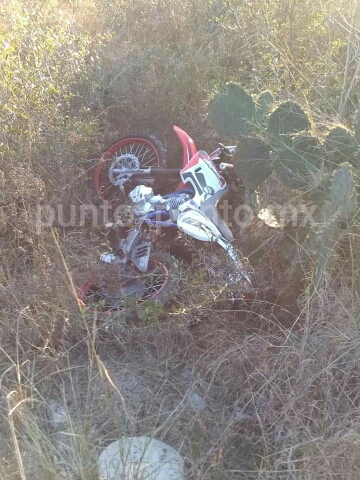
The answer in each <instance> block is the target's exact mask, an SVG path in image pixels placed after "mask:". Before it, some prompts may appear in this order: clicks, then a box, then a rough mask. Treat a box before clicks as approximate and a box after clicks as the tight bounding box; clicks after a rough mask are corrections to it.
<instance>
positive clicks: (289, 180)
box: [275, 134, 323, 189]
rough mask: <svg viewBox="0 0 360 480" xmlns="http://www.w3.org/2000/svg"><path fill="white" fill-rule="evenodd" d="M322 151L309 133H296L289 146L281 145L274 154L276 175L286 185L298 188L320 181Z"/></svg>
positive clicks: (313, 184) (317, 183) (316, 183)
mask: <svg viewBox="0 0 360 480" xmlns="http://www.w3.org/2000/svg"><path fill="white" fill-rule="evenodd" d="M322 161H323V160H322V151H321V148H320V145H319V142H318V140H317V139H316V138H315V137H312V136H311V135H304V134H302V135H297V136H295V137H294V138H293V143H292V145H291V146H287V145H285V146H283V148H282V149H280V151H278V152H277V156H276V168H275V172H276V176H277V177H278V178H279V180H280V181H282V182H283V183H284V185H286V186H287V187H290V188H294V189H298V188H305V187H309V186H316V185H319V184H320V183H321V178H322V173H321V166H322Z"/></svg>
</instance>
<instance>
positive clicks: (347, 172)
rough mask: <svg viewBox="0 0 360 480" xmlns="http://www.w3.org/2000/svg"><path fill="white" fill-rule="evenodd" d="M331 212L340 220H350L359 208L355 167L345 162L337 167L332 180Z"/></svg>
mask: <svg viewBox="0 0 360 480" xmlns="http://www.w3.org/2000/svg"><path fill="white" fill-rule="evenodd" d="M330 182H331V183H330V189H331V213H332V215H338V216H339V218H340V220H345V221H350V220H351V219H352V218H353V217H354V215H355V213H356V210H357V193H356V183H355V177H354V174H353V169H352V167H351V165H350V164H349V163H344V164H343V165H341V167H340V168H339V169H337V170H336V171H335V172H334V173H333V175H332V177H331V180H330Z"/></svg>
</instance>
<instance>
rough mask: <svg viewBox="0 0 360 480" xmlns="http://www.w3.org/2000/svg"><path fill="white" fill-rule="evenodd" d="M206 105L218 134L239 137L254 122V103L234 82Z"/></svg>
mask: <svg viewBox="0 0 360 480" xmlns="http://www.w3.org/2000/svg"><path fill="white" fill-rule="evenodd" d="M226 88H227V91H226V92H224V93H220V94H218V95H217V96H216V97H215V98H214V99H213V100H211V101H210V103H209V105H208V115H209V120H210V122H211V123H212V125H213V126H214V128H215V130H216V131H217V132H218V133H219V134H220V135H226V136H227V137H229V138H234V139H235V138H239V137H240V136H241V135H245V134H246V133H247V132H248V131H249V128H250V127H251V125H252V124H253V123H254V114H255V103H254V101H253V99H252V97H251V95H249V94H248V93H247V92H246V91H245V90H244V89H243V88H241V87H240V86H239V85H237V84H235V83H229V84H227V86H226Z"/></svg>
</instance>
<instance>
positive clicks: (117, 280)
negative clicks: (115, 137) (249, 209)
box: [78, 126, 252, 315]
mask: <svg viewBox="0 0 360 480" xmlns="http://www.w3.org/2000/svg"><path fill="white" fill-rule="evenodd" d="M174 130H175V132H176V133H177V135H178V137H179V139H180V141H181V143H182V147H183V165H182V168H179V169H169V168H166V163H165V158H164V151H163V148H162V146H161V144H160V143H159V141H158V140H157V139H156V138H155V137H152V136H145V135H128V136H126V137H124V138H123V139H121V140H119V141H118V142H116V143H115V144H114V145H113V146H111V147H110V148H109V149H108V150H107V151H106V152H105V153H104V155H103V156H102V158H101V160H100V162H99V163H98V165H97V167H96V170H95V175H94V185H95V190H96V192H97V194H98V196H99V197H100V198H101V199H102V200H104V201H106V202H110V203H112V204H114V206H118V207H119V206H122V207H124V200H125V199H126V200H127V202H126V207H125V210H124V208H121V214H120V215H119V216H118V218H115V219H114V222H111V223H110V224H109V225H107V234H108V235H109V238H110V239H111V242H110V243H111V246H112V251H111V252H106V253H103V254H102V255H101V257H100V260H101V262H102V264H103V265H104V268H103V272H104V273H103V274H101V275H100V276H99V275H98V276H97V278H96V277H92V278H90V279H89V280H88V281H87V282H86V283H85V284H84V285H83V286H82V287H81V288H80V289H79V290H78V300H79V302H80V303H81V305H83V306H87V307H88V308H89V309H92V308H94V306H95V307H96V308H97V311H98V312H100V313H101V314H102V315H113V314H114V313H116V312H121V311H123V310H124V309H125V308H126V305H127V302H129V300H130V299H132V300H133V299H135V300H137V301H143V300H162V301H166V299H167V296H168V295H169V294H170V293H171V291H173V290H174V289H175V288H176V285H175V284H174V277H176V276H177V277H179V272H175V273H177V275H176V274H174V270H176V268H175V267H176V261H175V262H174V259H173V258H172V257H171V256H169V255H168V254H166V253H165V252H164V251H161V249H159V248H157V245H158V243H157V239H158V238H159V237H161V238H162V244H164V242H165V243H168V244H169V246H170V251H171V245H172V244H173V242H174V239H175V238H176V237H178V234H179V233H181V235H184V236H185V237H187V238H189V237H190V238H191V239H195V241H197V242H208V243H209V242H210V243H212V244H217V245H218V246H220V247H221V248H222V249H223V250H224V251H225V252H226V254H227V258H228V259H229V261H230V263H231V265H232V268H231V273H229V282H230V283H233V284H236V283H239V282H242V283H244V284H246V285H247V287H248V288H251V287H252V280H251V277H250V275H249V274H248V273H247V272H246V271H245V269H244V266H243V263H242V260H241V258H240V256H239V254H238V252H237V250H236V248H235V247H234V245H233V240H234V238H233V234H232V232H231V231H230V229H229V227H228V225H227V224H226V222H225V221H224V220H223V218H222V217H221V215H220V213H219V210H218V208H217V206H218V204H219V202H221V201H222V200H223V199H224V198H225V197H226V196H227V195H228V193H229V188H230V181H232V180H233V179H234V172H233V166H232V165H231V163H228V161H225V160H229V159H231V156H232V155H233V153H234V150H235V147H232V146H228V147H225V146H224V145H221V144H220V146H219V147H218V148H217V149H216V150H215V151H214V152H213V153H211V154H210V155H209V154H207V153H206V152H205V151H201V150H199V151H198V150H197V148H196V146H195V143H194V141H193V140H192V139H191V137H190V136H189V135H188V134H187V133H186V132H184V131H183V130H182V129H180V128H179V127H177V126H174ZM166 190H167V193H164V191H166ZM164 239H165V240H164ZM180 250H181V249H180ZM180 256H181V252H180Z"/></svg>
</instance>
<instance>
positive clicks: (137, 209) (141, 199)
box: [129, 185, 166, 215]
mask: <svg viewBox="0 0 360 480" xmlns="http://www.w3.org/2000/svg"><path fill="white" fill-rule="evenodd" d="M129 199H130V200H131V202H132V208H133V210H134V213H135V215H145V214H146V213H148V212H150V210H153V209H154V208H156V207H158V206H161V207H166V202H165V200H164V199H163V198H162V196H161V195H154V192H153V189H152V188H151V187H146V186H145V185H138V186H137V187H135V188H134V190H131V192H130V193H129Z"/></svg>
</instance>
